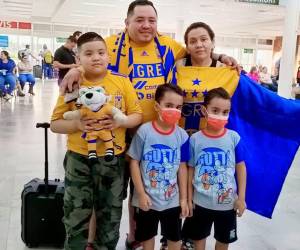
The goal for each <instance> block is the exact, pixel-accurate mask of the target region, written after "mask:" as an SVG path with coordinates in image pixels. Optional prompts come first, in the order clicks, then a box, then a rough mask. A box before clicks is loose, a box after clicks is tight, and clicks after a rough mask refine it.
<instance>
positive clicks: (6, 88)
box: [0, 50, 16, 100]
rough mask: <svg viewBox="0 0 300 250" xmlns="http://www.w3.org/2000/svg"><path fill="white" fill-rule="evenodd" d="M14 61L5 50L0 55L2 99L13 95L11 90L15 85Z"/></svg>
mask: <svg viewBox="0 0 300 250" xmlns="http://www.w3.org/2000/svg"><path fill="white" fill-rule="evenodd" d="M15 68H16V64H15V62H14V61H13V60H12V59H11V58H10V56H9V53H8V52H7V51H5V50H3V51H2V52H1V56H0V92H1V96H3V98H4V99H6V100H9V99H11V98H12V97H13V94H12V92H13V90H14V89H15V86H16V77H15Z"/></svg>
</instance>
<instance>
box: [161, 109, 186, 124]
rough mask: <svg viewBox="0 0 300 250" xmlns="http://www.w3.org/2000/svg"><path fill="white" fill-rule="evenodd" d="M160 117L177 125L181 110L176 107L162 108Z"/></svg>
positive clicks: (168, 122)
mask: <svg viewBox="0 0 300 250" xmlns="http://www.w3.org/2000/svg"><path fill="white" fill-rule="evenodd" d="M160 118H161V120H162V121H164V122H165V123H167V124H169V125H175V124H176V123H177V122H178V121H179V120H180V118H181V111H180V110H178V109H175V108H162V109H161V110H160Z"/></svg>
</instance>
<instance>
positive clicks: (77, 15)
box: [70, 14, 95, 17]
mask: <svg viewBox="0 0 300 250" xmlns="http://www.w3.org/2000/svg"><path fill="white" fill-rule="evenodd" d="M70 16H72V17H95V16H92V15H84V14H71V15H70Z"/></svg>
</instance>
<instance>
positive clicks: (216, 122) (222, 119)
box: [207, 114, 228, 130]
mask: <svg viewBox="0 0 300 250" xmlns="http://www.w3.org/2000/svg"><path fill="white" fill-rule="evenodd" d="M227 122H228V116H223V115H214V114H208V117H207V124H208V125H209V126H210V127H212V128H213V129H215V130H221V129H223V128H224V127H225V125H226V124H227Z"/></svg>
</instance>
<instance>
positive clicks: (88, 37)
mask: <svg viewBox="0 0 300 250" xmlns="http://www.w3.org/2000/svg"><path fill="white" fill-rule="evenodd" d="M92 41H100V42H104V44H105V41H104V39H103V37H102V36H100V35H99V34H97V33H96V32H86V33H84V34H82V35H81V36H80V37H79V38H78V40H77V47H78V49H80V47H81V46H82V45H83V44H85V43H88V42H92Z"/></svg>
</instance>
